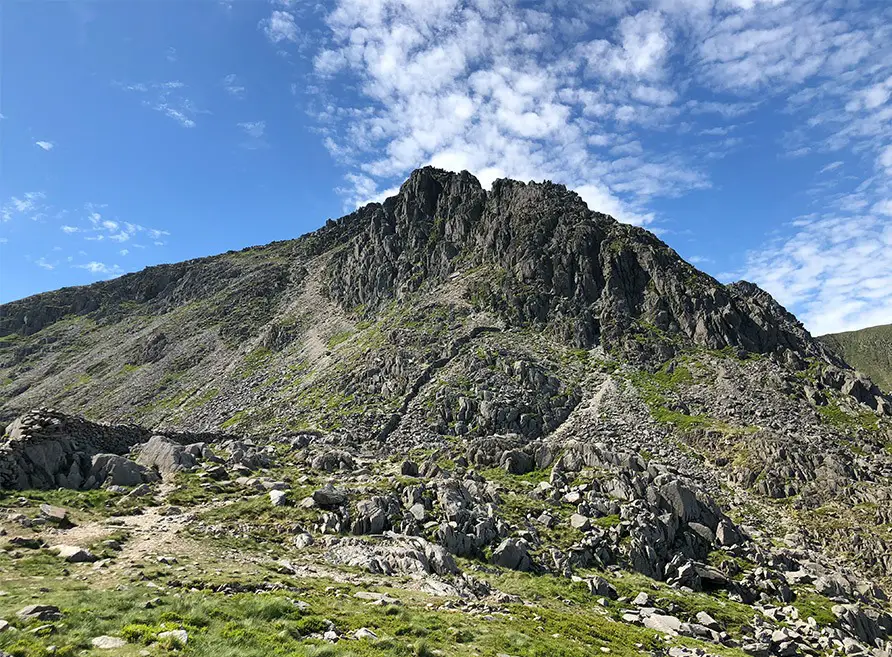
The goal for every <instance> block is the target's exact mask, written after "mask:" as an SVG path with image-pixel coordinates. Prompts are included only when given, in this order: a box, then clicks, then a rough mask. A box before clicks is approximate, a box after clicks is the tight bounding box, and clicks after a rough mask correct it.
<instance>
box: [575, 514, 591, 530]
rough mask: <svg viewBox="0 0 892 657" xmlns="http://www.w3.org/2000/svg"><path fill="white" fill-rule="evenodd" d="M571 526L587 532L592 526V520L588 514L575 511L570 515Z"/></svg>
mask: <svg viewBox="0 0 892 657" xmlns="http://www.w3.org/2000/svg"><path fill="white" fill-rule="evenodd" d="M570 526H571V527H572V528H573V529H578V530H579V531H582V532H587V531H588V530H589V529H591V527H592V521H591V520H589V519H588V518H587V517H586V516H584V515H581V514H579V513H574V514H573V515H572V516H570Z"/></svg>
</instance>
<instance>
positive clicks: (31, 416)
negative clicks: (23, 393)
mask: <svg viewBox="0 0 892 657" xmlns="http://www.w3.org/2000/svg"><path fill="white" fill-rule="evenodd" d="M148 437H149V432H148V431H146V430H145V429H143V428H141V427H136V426H132V425H116V426H110V425H103V424H97V423H94V422H89V421H87V420H85V419H83V418H80V417H76V416H71V415H65V414H63V413H59V412H58V411H54V410H51V409H37V410H34V411H31V412H29V413H26V414H25V415H23V416H21V417H19V418H17V419H16V420H15V421H13V422H12V424H10V425H9V426H8V427H7V428H6V433H5V434H4V437H3V438H2V439H0V488H15V489H19V490H22V489H26V488H57V487H60V488H81V487H82V486H84V485H85V484H86V483H87V482H88V480H89V479H90V477H91V474H92V470H93V463H92V459H93V456H95V455H96V454H101V453H106V454H125V453H127V451H128V450H129V449H130V448H131V447H133V446H134V445H136V444H138V443H141V442H144V441H145V440H148ZM94 481H95V480H94Z"/></svg>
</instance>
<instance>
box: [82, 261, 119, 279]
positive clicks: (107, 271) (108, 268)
mask: <svg viewBox="0 0 892 657" xmlns="http://www.w3.org/2000/svg"><path fill="white" fill-rule="evenodd" d="M75 267H77V268H78V269H86V270H87V271H88V272H90V273H91V274H98V275H100V276H118V275H120V274H121V273H122V272H123V270H122V269H121V268H120V267H119V266H118V265H107V264H105V263H104V262H96V261H95V260H94V261H92V262H88V263H86V264H83V265H75Z"/></svg>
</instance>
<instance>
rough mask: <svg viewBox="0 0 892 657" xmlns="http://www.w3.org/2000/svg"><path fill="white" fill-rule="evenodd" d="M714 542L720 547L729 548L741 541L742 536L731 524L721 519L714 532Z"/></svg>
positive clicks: (725, 519)
mask: <svg viewBox="0 0 892 657" xmlns="http://www.w3.org/2000/svg"><path fill="white" fill-rule="evenodd" d="M715 540H716V543H718V544H719V545H720V546H722V547H731V546H734V545H737V544H738V543H740V542H741V541H743V536H741V534H740V532H739V531H738V529H737V528H736V527H735V526H734V523H733V522H731V521H730V520H728V519H727V518H722V520H721V521H719V524H718V527H716V530H715Z"/></svg>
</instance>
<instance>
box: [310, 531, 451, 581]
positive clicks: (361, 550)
mask: <svg viewBox="0 0 892 657" xmlns="http://www.w3.org/2000/svg"><path fill="white" fill-rule="evenodd" d="M326 559H327V560H328V561H329V562H331V563H333V564H336V565H347V566H352V567H356V568H362V569H363V570H366V571H368V572H371V573H375V574H381V575H394V574H405V575H429V574H436V575H455V574H458V573H459V570H458V567H457V566H456V565H455V560H454V559H453V558H452V555H451V554H449V553H448V552H446V550H444V549H443V548H442V547H440V546H439V545H434V544H432V543H430V542H428V541H426V540H425V539H423V538H421V537H418V536H405V535H403V534H396V533H394V532H386V533H385V534H384V535H383V536H382V537H381V538H380V539H378V540H375V541H368V540H361V539H356V538H343V539H337V540H335V541H333V542H332V543H331V544H330V545H329V547H328V549H327V550H326Z"/></svg>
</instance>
